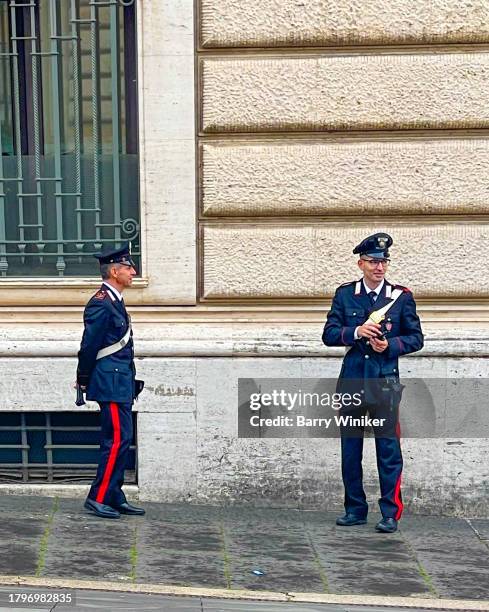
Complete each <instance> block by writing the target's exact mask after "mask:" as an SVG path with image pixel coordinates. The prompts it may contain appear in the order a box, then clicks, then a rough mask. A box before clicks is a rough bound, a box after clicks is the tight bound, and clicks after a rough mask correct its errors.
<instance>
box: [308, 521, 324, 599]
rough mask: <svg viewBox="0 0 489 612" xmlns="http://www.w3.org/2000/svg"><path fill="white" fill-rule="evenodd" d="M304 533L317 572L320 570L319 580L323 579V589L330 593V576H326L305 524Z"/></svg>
mask: <svg viewBox="0 0 489 612" xmlns="http://www.w3.org/2000/svg"><path fill="white" fill-rule="evenodd" d="M304 531H305V533H306V536H307V540H308V542H309V547H310V549H311V551H312V556H313V558H314V563H315V564H316V567H317V570H318V574H319V578H320V579H321V582H322V585H323V589H324V592H325V593H329V592H330V590H329V582H328V576H327V575H326V571H325V569H324V567H323V566H322V565H321V560H320V558H319V555H318V553H317V551H316V548H315V546H314V543H313V541H312V538H311V534H310V533H309V531H308V530H307V526H306V524H305V523H304Z"/></svg>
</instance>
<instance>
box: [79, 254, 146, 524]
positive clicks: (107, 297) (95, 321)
mask: <svg viewBox="0 0 489 612" xmlns="http://www.w3.org/2000/svg"><path fill="white" fill-rule="evenodd" d="M95 257H96V258H97V259H98V260H99V263H100V266H101V272H102V278H103V279H104V280H103V284H102V286H101V287H100V289H99V290H98V291H97V293H95V295H94V296H93V297H92V298H91V299H90V301H89V302H88V304H87V306H86V308H85V312H84V315H83V322H84V332H83V338H82V341H81V346H80V351H79V353H78V369H77V389H78V393H77V402H76V403H77V405H81V404H83V403H84V401H83V391H85V392H86V398H87V400H94V401H96V402H98V404H99V406H100V414H101V442H100V460H99V465H98V469H97V475H96V477H95V480H94V481H93V483H92V486H91V488H90V492H89V493H88V497H87V499H86V501H85V508H86V509H87V510H90V511H91V512H93V513H94V514H96V515H97V516H101V517H104V518H119V517H120V514H121V513H122V514H135V515H142V514H144V510H143V509H142V508H137V507H135V506H133V505H132V504H130V503H129V502H128V501H127V500H126V497H125V495H124V493H123V491H122V485H123V483H124V469H125V467H126V463H127V457H128V453H129V447H130V444H131V441H132V437H133V424H132V404H133V401H134V400H135V399H136V398H137V396H138V394H139V393H140V391H141V390H142V387H143V386H144V383H143V381H138V380H136V370H135V366H134V344H133V337H132V328H131V320H130V317H129V315H128V313H127V311H126V307H125V305H124V300H123V299H122V291H123V289H124V288H125V287H126V286H130V284H131V282H132V278H133V276H134V275H135V274H136V270H135V266H134V262H133V261H132V259H131V256H130V252H129V245H127V244H126V245H124V246H123V247H122V248H119V249H111V250H106V251H104V252H102V253H100V254H97V255H95Z"/></svg>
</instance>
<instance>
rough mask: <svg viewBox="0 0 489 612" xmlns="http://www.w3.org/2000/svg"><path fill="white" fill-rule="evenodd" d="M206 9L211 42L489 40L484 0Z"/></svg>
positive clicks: (214, 0)
mask: <svg viewBox="0 0 489 612" xmlns="http://www.w3.org/2000/svg"><path fill="white" fill-rule="evenodd" d="M200 15H201V45H202V46H203V47H205V48H212V47H282V46H300V47H304V46H308V45H311V46H336V45H338V46H339V45H368V44H371V45H373V44H375V45H386V44H429V43H443V42H447V43H457V42H458V43H460V42H487V41H488V40H489V26H488V24H489V6H488V4H487V2H485V1H484V0H475V1H471V0H419V1H417V2H415V3H409V2H405V0H369V2H365V0H335V1H333V2H331V1H329V0H303V1H302V2H297V1H296V0H267V2H262V1H261V0H201V1H200Z"/></svg>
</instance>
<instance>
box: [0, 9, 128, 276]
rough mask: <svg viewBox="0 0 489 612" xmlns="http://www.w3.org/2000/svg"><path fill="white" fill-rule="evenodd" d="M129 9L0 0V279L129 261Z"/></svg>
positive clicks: (81, 271)
mask: <svg viewBox="0 0 489 612" xmlns="http://www.w3.org/2000/svg"><path fill="white" fill-rule="evenodd" d="M135 10H136V7H135V1H134V0H0V275H1V276H91V275H97V276H98V267H97V262H96V260H95V259H94V258H93V257H92V255H93V253H95V252H97V251H99V250H100V249H101V248H103V246H104V244H106V243H111V244H113V243H116V244H120V243H121V242H123V241H126V240H128V241H131V243H132V247H133V248H132V254H133V257H134V258H135V259H136V262H137V263H139V262H138V257H139V254H140V253H139V195H138V191H139V190H138V183H139V180H138V139H137V89H136V61H137V52H136V19H135Z"/></svg>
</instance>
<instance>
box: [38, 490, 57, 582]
mask: <svg viewBox="0 0 489 612" xmlns="http://www.w3.org/2000/svg"><path fill="white" fill-rule="evenodd" d="M58 509H59V499H58V498H57V497H55V498H54V502H53V507H52V508H51V513H50V515H49V518H48V522H47V524H46V527H45V529H44V533H43V534H42V538H41V541H40V543H39V551H38V554H37V565H36V577H39V576H40V575H41V572H42V570H43V569H44V565H45V564H46V553H47V551H48V540H49V536H50V535H51V528H52V526H53V521H54V515H55V514H56V512H57V511H58Z"/></svg>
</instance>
